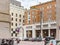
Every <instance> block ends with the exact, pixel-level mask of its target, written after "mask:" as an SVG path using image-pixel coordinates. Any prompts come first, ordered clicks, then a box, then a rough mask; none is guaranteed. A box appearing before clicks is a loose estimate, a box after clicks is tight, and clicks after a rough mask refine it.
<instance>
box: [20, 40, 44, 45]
mask: <svg viewBox="0 0 60 45" xmlns="http://www.w3.org/2000/svg"><path fill="white" fill-rule="evenodd" d="M19 45H44V41H41V42H38V41H34V42H32V41H20V43H19Z"/></svg>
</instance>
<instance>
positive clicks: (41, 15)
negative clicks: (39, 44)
mask: <svg viewBox="0 0 60 45" xmlns="http://www.w3.org/2000/svg"><path fill="white" fill-rule="evenodd" d="M42 21H43V14H42V11H40V30H41V38H43V36H42V35H43V33H42Z"/></svg>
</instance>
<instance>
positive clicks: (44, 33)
mask: <svg viewBox="0 0 60 45" xmlns="http://www.w3.org/2000/svg"><path fill="white" fill-rule="evenodd" d="M46 36H48V30H43V38H45V37H46Z"/></svg>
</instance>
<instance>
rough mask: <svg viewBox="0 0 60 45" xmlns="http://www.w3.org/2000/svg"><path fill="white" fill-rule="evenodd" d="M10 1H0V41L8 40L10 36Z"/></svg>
mask: <svg viewBox="0 0 60 45" xmlns="http://www.w3.org/2000/svg"><path fill="white" fill-rule="evenodd" d="M9 4H10V0H0V39H9V38H11V35H10V14H9V8H10V7H9Z"/></svg>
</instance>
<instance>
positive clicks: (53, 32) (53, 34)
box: [50, 29, 56, 37]
mask: <svg viewBox="0 0 60 45" xmlns="http://www.w3.org/2000/svg"><path fill="white" fill-rule="evenodd" d="M50 34H51V36H53V37H56V29H51V31H50Z"/></svg>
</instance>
